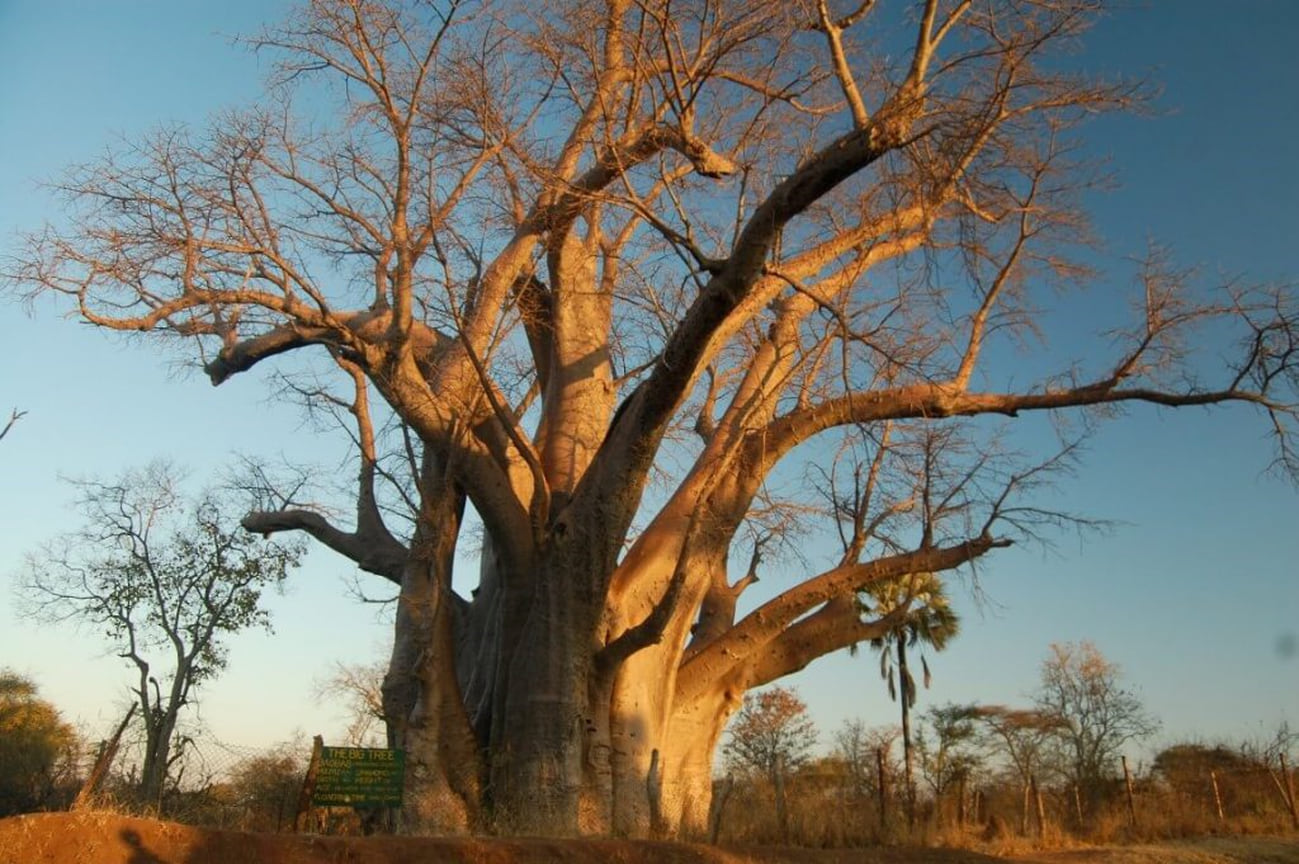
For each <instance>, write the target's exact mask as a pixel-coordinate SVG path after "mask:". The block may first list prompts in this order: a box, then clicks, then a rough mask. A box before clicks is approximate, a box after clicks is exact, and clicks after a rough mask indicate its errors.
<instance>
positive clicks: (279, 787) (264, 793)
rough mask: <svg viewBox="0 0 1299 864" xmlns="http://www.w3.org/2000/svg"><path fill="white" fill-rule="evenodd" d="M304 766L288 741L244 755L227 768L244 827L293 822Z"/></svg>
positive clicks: (274, 827) (274, 828) (280, 825)
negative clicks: (244, 756)
mask: <svg viewBox="0 0 1299 864" xmlns="http://www.w3.org/2000/svg"><path fill="white" fill-rule="evenodd" d="M305 770H306V766H305V765H303V764H302V759H301V758H300V757H299V755H298V754H297V752H296V751H295V750H294V749H293V747H292V746H290V745H283V746H280V747H277V748H276V749H274V750H273V751H271V752H269V753H266V754H263V755H260V756H254V757H252V758H249V759H245V760H243V761H241V762H240V763H239V765H238V766H237V767H236V768H235V769H234V770H233V771H232V772H231V776H230V786H231V791H232V792H233V793H234V798H235V801H236V803H237V804H238V805H239V806H240V807H241V808H242V809H243V811H244V814H245V821H244V824H243V825H242V827H243V828H244V829H245V830H248V831H279V830H281V829H282V828H284V827H285V826H287V825H292V824H293V819H294V815H295V813H296V807H297V803H298V793H299V792H300V791H301V790H302V775H303V772H304V771H305Z"/></svg>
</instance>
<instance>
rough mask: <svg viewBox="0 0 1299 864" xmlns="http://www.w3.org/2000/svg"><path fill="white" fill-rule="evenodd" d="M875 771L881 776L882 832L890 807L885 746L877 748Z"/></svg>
mask: <svg viewBox="0 0 1299 864" xmlns="http://www.w3.org/2000/svg"><path fill="white" fill-rule="evenodd" d="M875 771H876V774H877V775H878V777H879V793H880V832H881V833H882V832H883V831H884V827H885V825H886V824H887V823H888V808H889V805H888V800H889V788H888V778H887V777H885V776H884V748H883V747H876V748H875Z"/></svg>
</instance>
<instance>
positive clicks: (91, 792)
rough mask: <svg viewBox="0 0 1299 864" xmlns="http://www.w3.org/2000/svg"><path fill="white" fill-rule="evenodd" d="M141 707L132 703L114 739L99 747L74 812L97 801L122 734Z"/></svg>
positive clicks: (79, 791)
mask: <svg viewBox="0 0 1299 864" xmlns="http://www.w3.org/2000/svg"><path fill="white" fill-rule="evenodd" d="M138 707H139V704H138V703H135V702H132V703H131V708H130V710H128V711H127V712H126V716H125V717H123V718H122V722H121V723H119V724H117V729H116V730H115V731H114V732H113V737H111V738H109V739H108V740H107V741H105V742H103V743H102V744H100V745H99V755H98V756H96V757H95V764H94V766H93V767H91V769H90V776H88V777H87V778H86V782H84V783H82V784H81V789H80V790H78V791H77V797H76V800H74V801H73V802H72V809H73V810H85V809H86V808H87V807H89V806H90V804H91V802H93V801H94V800H95V792H97V791H98V790H99V785H100V784H101V783H103V782H104V776H105V775H106V774H107V773H108V769H109V768H110V767H112V764H113V759H114V758H115V757H116V756H117V747H118V745H119V744H121V742H122V733H123V732H125V731H126V727H127V726H128V725H130V723H131V718H132V717H134V716H135V709H136V708H138Z"/></svg>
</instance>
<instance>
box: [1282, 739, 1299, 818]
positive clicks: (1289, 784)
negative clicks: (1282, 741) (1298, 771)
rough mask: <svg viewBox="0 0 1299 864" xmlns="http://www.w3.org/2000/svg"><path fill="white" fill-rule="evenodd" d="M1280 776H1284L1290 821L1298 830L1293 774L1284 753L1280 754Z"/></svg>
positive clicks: (1298, 811)
mask: <svg viewBox="0 0 1299 864" xmlns="http://www.w3.org/2000/svg"><path fill="white" fill-rule="evenodd" d="M1281 776H1282V777H1284V778H1285V802H1286V804H1288V805H1290V823H1291V824H1292V825H1293V826H1294V827H1295V829H1296V830H1299V810H1296V809H1295V800H1294V774H1293V773H1291V771H1290V766H1289V765H1287V764H1286V761H1285V754H1284V753H1282V754H1281Z"/></svg>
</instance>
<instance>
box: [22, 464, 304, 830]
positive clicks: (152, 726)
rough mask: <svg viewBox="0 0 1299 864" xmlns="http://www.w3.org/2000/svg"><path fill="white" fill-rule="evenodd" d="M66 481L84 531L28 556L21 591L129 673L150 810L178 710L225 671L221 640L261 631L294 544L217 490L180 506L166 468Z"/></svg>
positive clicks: (296, 554)
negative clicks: (262, 534) (270, 533)
mask: <svg viewBox="0 0 1299 864" xmlns="http://www.w3.org/2000/svg"><path fill="white" fill-rule="evenodd" d="M75 485H76V486H77V489H78V490H79V492H80V496H79V499H78V501H77V505H78V509H79V510H80V511H81V513H82V515H83V517H84V524H83V525H82V527H81V528H80V529H78V530H76V531H74V532H72V533H69V534H65V535H63V536H61V537H58V538H57V539H55V540H54V541H52V542H50V543H48V544H46V545H45V546H44V547H42V549H41V550H40V552H39V553H37V554H33V555H31V556H29V557H28V561H27V566H26V572H25V578H24V581H23V585H22V589H21V590H22V594H23V596H24V597H25V599H26V601H27V602H28V605H29V607H30V610H31V612H32V613H33V614H34V615H36V616H38V617H40V618H42V619H44V620H47V621H51V622H60V621H67V620H74V621H78V622H81V623H83V624H87V625H90V626H92V627H94V628H97V629H99V630H100V631H101V632H102V633H103V635H104V636H105V638H107V639H108V640H109V641H110V642H111V643H112V644H113V646H114V649H115V650H116V651H117V653H118V656H119V657H121V658H123V659H124V660H126V661H127V662H128V663H129V664H130V665H131V667H132V668H133V669H134V671H135V677H134V681H133V683H132V685H131V690H132V697H133V698H134V699H135V700H137V701H138V703H139V705H140V709H141V716H142V717H143V722H144V733H145V745H144V755H143V760H142V765H141V771H140V780H139V784H138V794H139V795H140V798H141V800H142V801H143V802H145V803H147V804H150V805H156V804H157V803H158V802H159V800H160V797H161V794H162V790H163V785H164V781H165V779H166V776H167V770H168V767H169V766H170V764H171V762H172V761H173V736H174V735H175V733H176V728H177V723H178V721H179V720H180V717H181V713H182V711H183V710H184V709H185V707H186V706H187V705H190V704H191V703H192V702H193V700H194V696H195V693H196V690H197V688H198V687H200V686H201V685H202V684H203V683H204V682H206V681H208V680H210V679H211V678H213V677H215V676H216V675H218V674H219V673H220V672H221V670H222V669H224V668H225V665H226V662H227V647H226V644H225V641H226V639H227V637H229V636H231V635H233V634H235V633H238V632H239V631H241V630H245V629H248V628H250V627H264V628H266V629H268V630H269V629H270V620H269V618H268V616H267V613H266V611H265V610H264V609H263V608H262V605H261V600H262V593H263V591H264V590H265V589H266V588H278V587H279V586H280V585H281V584H282V583H283V581H284V579H285V577H286V576H287V574H288V571H289V569H290V568H291V567H293V566H295V565H296V564H297V563H298V560H299V558H300V556H301V554H302V546H301V544H300V543H285V542H273V543H271V542H266V541H263V540H261V539H259V538H257V537H256V536H255V535H252V534H249V533H247V532H246V531H244V530H242V529H241V528H240V527H239V525H238V524H237V522H235V521H233V520H231V519H230V518H229V517H228V516H227V515H226V513H227V512H228V511H229V510H230V509H231V508H229V507H228V506H227V502H224V501H222V500H221V498H220V496H218V495H217V494H215V493H207V494H204V495H202V496H201V497H199V498H197V499H196V500H194V501H192V502H191V501H188V500H186V499H185V498H184V497H183V496H182V495H181V492H180V490H179V487H178V478H177V473H176V471H175V470H174V469H173V468H171V467H170V466H168V465H166V464H164V463H154V464H152V465H150V466H148V467H147V468H145V469H143V470H138V471H129V472H127V473H125V474H123V475H122V477H121V478H119V479H117V480H114V481H111V482H101V481H81V482H78V483H76V484H75Z"/></svg>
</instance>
